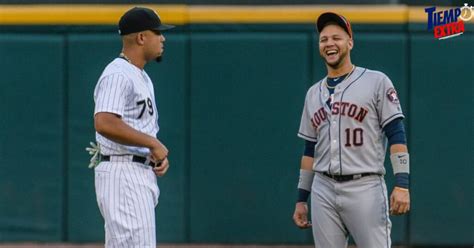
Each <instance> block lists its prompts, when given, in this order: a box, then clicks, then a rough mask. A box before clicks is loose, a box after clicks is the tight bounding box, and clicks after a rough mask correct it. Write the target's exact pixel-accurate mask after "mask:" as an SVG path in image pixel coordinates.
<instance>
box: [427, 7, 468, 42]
mask: <svg viewBox="0 0 474 248" xmlns="http://www.w3.org/2000/svg"><path fill="white" fill-rule="evenodd" d="M425 13H426V14H427V15H428V27H427V29H428V31H431V30H433V35H434V37H435V38H436V39H439V40H443V39H448V38H452V37H456V36H459V35H461V34H463V33H464V32H465V29H464V22H465V21H469V20H471V18H472V17H473V16H474V8H473V6H468V4H467V3H464V6H463V7H458V8H452V9H447V10H443V11H436V7H430V8H425Z"/></svg>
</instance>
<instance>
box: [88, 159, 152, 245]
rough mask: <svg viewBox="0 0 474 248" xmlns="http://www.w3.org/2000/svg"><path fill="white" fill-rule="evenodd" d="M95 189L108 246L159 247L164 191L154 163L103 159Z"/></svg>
mask: <svg viewBox="0 0 474 248" xmlns="http://www.w3.org/2000/svg"><path fill="white" fill-rule="evenodd" d="M95 191H96V196H97V204H98V205H99V209H100V213H101V214H102V217H103V218H104V221H105V247H107V248H119V247H120V248H121V247H124V248H151V247H152V248H156V233H155V207H156V205H157V204H158V197H159V194H160V190H159V188H158V185H157V181H156V176H155V174H154V172H153V171H152V169H151V167H150V166H147V165H143V164H140V163H134V162H101V163H100V164H99V165H98V166H97V167H96V168H95Z"/></svg>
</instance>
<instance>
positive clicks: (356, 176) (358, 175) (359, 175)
mask: <svg viewBox="0 0 474 248" xmlns="http://www.w3.org/2000/svg"><path fill="white" fill-rule="evenodd" d="M359 178H362V174H356V175H353V176H352V179H354V180H355V179H359Z"/></svg>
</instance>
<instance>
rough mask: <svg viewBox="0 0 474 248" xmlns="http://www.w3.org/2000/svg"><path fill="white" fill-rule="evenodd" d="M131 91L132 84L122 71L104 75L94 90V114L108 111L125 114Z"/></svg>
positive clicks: (120, 114)
mask: <svg viewBox="0 0 474 248" xmlns="http://www.w3.org/2000/svg"><path fill="white" fill-rule="evenodd" d="M129 92H131V91H130V84H129V83H128V80H127V79H126V78H125V77H124V76H123V75H121V74H120V73H115V74H111V75H107V76H104V77H103V78H101V80H100V81H99V83H98V84H97V87H96V89H95V92H94V98H95V101H96V105H95V110H94V114H97V113H99V112H108V113H114V114H117V115H119V116H123V115H124V112H125V106H126V105H127V98H128V93H129Z"/></svg>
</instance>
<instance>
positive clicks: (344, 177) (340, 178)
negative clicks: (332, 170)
mask: <svg viewBox="0 0 474 248" xmlns="http://www.w3.org/2000/svg"><path fill="white" fill-rule="evenodd" d="M322 174H323V175H325V176H327V177H329V178H332V179H334V180H336V181H338V182H347V181H351V180H355V179H359V178H361V177H365V176H372V175H379V174H377V173H361V174H353V175H332V174H329V173H327V172H323V173H322Z"/></svg>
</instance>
